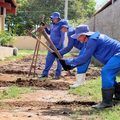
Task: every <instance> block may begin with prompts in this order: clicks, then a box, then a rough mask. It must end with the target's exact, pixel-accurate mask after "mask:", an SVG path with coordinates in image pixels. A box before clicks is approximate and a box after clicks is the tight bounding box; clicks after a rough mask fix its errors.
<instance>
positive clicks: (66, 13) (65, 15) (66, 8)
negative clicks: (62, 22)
mask: <svg viewBox="0 0 120 120" xmlns="http://www.w3.org/2000/svg"><path fill="white" fill-rule="evenodd" d="M64 18H65V19H66V20H67V19H68V0H65V8H64Z"/></svg>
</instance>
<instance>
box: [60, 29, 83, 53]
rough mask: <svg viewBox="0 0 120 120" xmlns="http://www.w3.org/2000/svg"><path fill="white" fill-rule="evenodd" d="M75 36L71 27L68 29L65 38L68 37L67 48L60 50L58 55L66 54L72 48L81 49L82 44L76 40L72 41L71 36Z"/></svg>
mask: <svg viewBox="0 0 120 120" xmlns="http://www.w3.org/2000/svg"><path fill="white" fill-rule="evenodd" d="M73 34H75V29H74V28H72V27H69V29H68V32H67V36H68V44H67V47H65V48H63V49H61V50H60V54H61V55H64V54H66V53H68V52H69V51H70V50H71V49H72V48H73V47H75V48H77V49H79V50H81V49H82V47H83V43H81V42H79V41H78V40H77V39H73V38H72V37H71V35H73Z"/></svg>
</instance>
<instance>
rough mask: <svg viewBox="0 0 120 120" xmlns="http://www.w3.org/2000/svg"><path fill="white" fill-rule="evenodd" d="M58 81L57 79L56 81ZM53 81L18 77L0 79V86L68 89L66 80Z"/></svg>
mask: <svg viewBox="0 0 120 120" xmlns="http://www.w3.org/2000/svg"><path fill="white" fill-rule="evenodd" d="M58 82H59V81H58ZM58 82H54V81H40V80H34V79H30V80H28V79H21V78H18V79H17V80H16V81H0V87H6V86H12V85H17V86H19V87H29V86H32V87H40V88H45V89H47V90H67V89H69V83H66V82H59V83H58Z"/></svg>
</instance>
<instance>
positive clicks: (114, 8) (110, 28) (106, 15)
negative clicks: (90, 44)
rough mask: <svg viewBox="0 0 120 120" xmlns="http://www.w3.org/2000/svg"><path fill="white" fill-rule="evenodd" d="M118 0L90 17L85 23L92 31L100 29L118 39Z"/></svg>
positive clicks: (119, 8) (119, 38)
mask: <svg viewBox="0 0 120 120" xmlns="http://www.w3.org/2000/svg"><path fill="white" fill-rule="evenodd" d="M119 6H120V0H117V1H116V2H114V3H113V4H112V5H110V6H109V7H107V8H106V9H105V10H103V11H102V12H100V13H98V14H97V15H95V16H94V17H92V18H91V19H90V20H89V21H88V22H87V24H88V25H89V26H90V29H91V30H92V31H100V32H101V33H104V34H107V35H109V36H110V37H113V38H115V39H118V40H120V7H119Z"/></svg>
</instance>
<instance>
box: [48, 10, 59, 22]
mask: <svg viewBox="0 0 120 120" xmlns="http://www.w3.org/2000/svg"><path fill="white" fill-rule="evenodd" d="M50 18H51V20H52V22H53V23H58V22H59V21H60V20H61V17H60V13H59V12H53V13H52V15H51V16H50Z"/></svg>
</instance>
